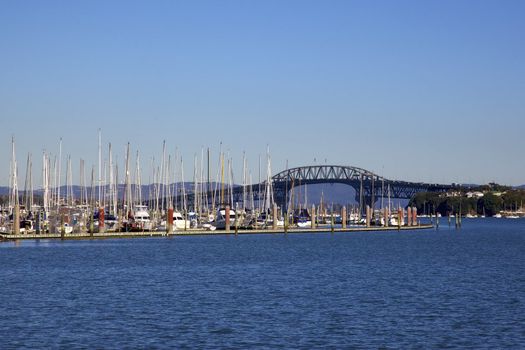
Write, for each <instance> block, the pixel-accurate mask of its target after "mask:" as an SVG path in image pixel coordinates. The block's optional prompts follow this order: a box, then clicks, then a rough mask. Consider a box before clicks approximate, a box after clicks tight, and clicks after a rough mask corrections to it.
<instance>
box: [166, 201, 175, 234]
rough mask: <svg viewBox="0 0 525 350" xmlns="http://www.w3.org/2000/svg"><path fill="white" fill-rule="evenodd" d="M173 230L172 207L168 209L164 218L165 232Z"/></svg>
mask: <svg viewBox="0 0 525 350" xmlns="http://www.w3.org/2000/svg"><path fill="white" fill-rule="evenodd" d="M172 232H173V208H172V207H170V208H169V209H168V218H167V220H166V233H172Z"/></svg>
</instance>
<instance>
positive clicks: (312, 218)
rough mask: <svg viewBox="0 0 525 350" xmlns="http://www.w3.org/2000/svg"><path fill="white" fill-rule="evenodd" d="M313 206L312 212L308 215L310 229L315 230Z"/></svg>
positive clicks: (313, 206) (313, 207)
mask: <svg viewBox="0 0 525 350" xmlns="http://www.w3.org/2000/svg"><path fill="white" fill-rule="evenodd" d="M315 217H316V216H315V205H312V212H311V213H310V223H311V226H312V228H315Z"/></svg>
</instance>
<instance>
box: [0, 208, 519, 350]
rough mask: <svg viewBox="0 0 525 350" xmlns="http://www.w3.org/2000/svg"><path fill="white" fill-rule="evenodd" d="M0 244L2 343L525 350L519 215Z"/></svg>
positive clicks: (5, 346) (25, 345)
mask: <svg viewBox="0 0 525 350" xmlns="http://www.w3.org/2000/svg"><path fill="white" fill-rule="evenodd" d="M440 224H441V225H440V227H439V229H438V230H434V229H431V230H415V231H401V232H395V231H394V232H367V233H361V232H353V233H343V232H337V233H308V234H296V233H294V234H274V235H269V234H262V235H244V236H242V235H239V236H235V235H222V236H196V237H169V238H135V239H105V240H104V239H101V240H78V241H76V240H71V241H59V240H39V241H38V240H36V241H19V242H2V243H0V298H1V301H0V315H1V320H2V336H1V338H0V348H2V349H11V348H17V349H18V348H66V349H75V348H118V349H120V348H229V349H246V348H303V349H312V348H325V347H327V348H476V349H479V348H525V219H516V220H510V219H490V218H487V219H464V220H463V223H462V224H463V225H462V228H461V229H460V230H456V229H455V228H454V224H452V227H449V226H448V224H447V222H446V220H444V219H442V220H441V223H440Z"/></svg>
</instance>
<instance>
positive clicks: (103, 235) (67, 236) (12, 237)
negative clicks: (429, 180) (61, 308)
mask: <svg viewBox="0 0 525 350" xmlns="http://www.w3.org/2000/svg"><path fill="white" fill-rule="evenodd" d="M431 228H434V226H433V225H417V226H400V227H398V226H388V227H382V226H378V227H359V226H356V227H347V228H340V227H334V228H332V227H322V228H313V229H312V228H290V229H286V230H285V229H284V228H279V229H277V230H273V229H259V230H229V231H226V230H215V231H209V230H199V229H188V230H185V231H182V230H181V231H173V232H171V233H167V232H165V231H142V232H93V233H89V232H83V233H40V234H36V233H28V234H9V233H2V234H0V240H2V241H16V240H39V239H59V240H75V239H83V240H85V239H107V238H140V237H142V238H145V237H172V236H204V235H207V236H218V235H257V234H305V233H335V232H348V233H352V232H396V231H413V230H422V229H431Z"/></svg>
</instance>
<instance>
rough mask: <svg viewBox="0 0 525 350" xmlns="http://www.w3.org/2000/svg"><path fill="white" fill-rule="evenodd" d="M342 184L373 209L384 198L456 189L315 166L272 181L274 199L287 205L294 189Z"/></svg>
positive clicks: (358, 170)
mask: <svg viewBox="0 0 525 350" xmlns="http://www.w3.org/2000/svg"><path fill="white" fill-rule="evenodd" d="M325 183H330V184H331V183H342V184H346V185H349V186H351V187H353V188H354V190H355V192H356V197H355V199H356V201H357V202H360V201H361V200H362V201H363V204H365V205H366V204H368V205H371V204H372V203H375V201H377V199H379V198H381V197H387V196H388V195H390V197H391V198H399V199H410V198H412V197H413V196H414V195H415V194H416V193H418V192H446V191H449V190H451V189H453V188H455V186H454V185H439V184H428V183H422V182H407V181H397V180H389V179H385V178H384V177H382V176H379V175H377V174H374V173H373V172H371V171H368V170H365V169H362V168H358V167H353V166H341V165H314V166H304V167H296V168H291V169H287V170H285V171H282V172H280V173H278V174H276V175H275V176H273V177H272V184H273V190H274V198H275V201H276V202H277V203H278V204H282V203H286V202H287V199H288V192H289V191H290V189H291V188H292V187H293V186H300V185H313V184H325Z"/></svg>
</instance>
